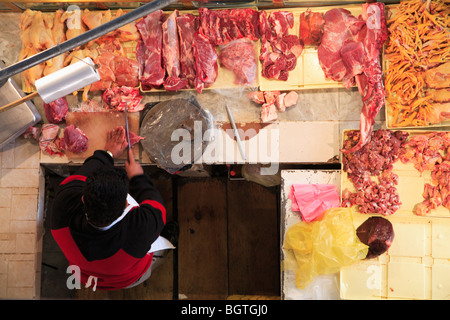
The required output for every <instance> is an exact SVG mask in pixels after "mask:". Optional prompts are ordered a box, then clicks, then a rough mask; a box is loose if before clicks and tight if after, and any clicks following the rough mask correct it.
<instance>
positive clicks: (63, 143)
mask: <svg viewBox="0 0 450 320" xmlns="http://www.w3.org/2000/svg"><path fill="white" fill-rule="evenodd" d="M87 148H88V138H87V137H86V135H85V134H84V132H83V131H82V130H81V129H80V128H76V127H75V126H74V125H73V124H71V125H69V126H67V127H66V128H65V129H64V135H63V137H62V138H61V140H60V141H59V149H60V150H66V151H70V152H73V153H81V152H84V151H86V150H87Z"/></svg>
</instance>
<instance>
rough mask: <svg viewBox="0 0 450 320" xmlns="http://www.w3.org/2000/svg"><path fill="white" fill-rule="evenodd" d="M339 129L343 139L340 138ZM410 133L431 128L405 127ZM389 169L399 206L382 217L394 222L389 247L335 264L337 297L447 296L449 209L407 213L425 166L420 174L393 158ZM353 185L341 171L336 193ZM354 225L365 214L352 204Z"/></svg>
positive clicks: (424, 178) (417, 197) (426, 178)
mask: <svg viewBox="0 0 450 320" xmlns="http://www.w3.org/2000/svg"><path fill="white" fill-rule="evenodd" d="M348 131H349V130H346V131H344V134H343V139H345V137H346V133H347V132H348ZM403 131H405V132H408V133H409V134H410V136H414V135H417V134H427V133H431V132H432V131H425V130H421V131H407V130H403ZM393 172H394V173H396V174H397V175H398V177H399V179H398V185H397V186H396V187H397V190H398V193H399V196H400V201H401V203H402V204H401V206H400V208H399V210H397V211H396V212H395V213H393V214H392V215H390V216H385V217H384V218H386V219H388V220H389V221H390V222H391V223H392V225H393V227H394V233H395V237H394V241H393V244H392V246H391V247H390V249H389V250H388V251H387V252H386V253H385V254H383V255H381V256H379V257H378V258H375V259H368V260H362V261H360V262H358V263H355V264H353V265H351V266H348V267H345V268H342V269H341V273H340V296H341V298H343V299H444V298H446V299H448V298H449V296H450V211H449V210H448V209H446V208H445V207H443V206H440V207H438V208H437V209H435V210H432V211H431V213H430V214H428V215H426V216H417V215H415V214H414V213H413V208H414V206H415V205H416V204H417V203H419V202H421V201H423V197H422V193H423V190H424V185H425V184H426V183H427V182H430V181H431V173H430V171H424V172H423V173H420V172H419V171H418V170H416V169H415V168H414V166H413V164H411V163H408V164H403V163H401V161H400V160H398V161H397V162H396V163H395V164H394V167H393ZM346 188H347V189H349V190H350V191H353V190H354V187H353V183H352V182H351V181H350V180H349V179H348V178H347V173H346V172H344V171H343V170H342V171H341V193H342V192H343V191H344V190H345V189H346ZM352 209H353V223H354V225H355V228H357V227H358V226H359V225H361V224H362V223H363V222H364V221H365V220H366V219H368V218H369V217H371V216H380V215H377V214H363V213H360V212H359V211H358V210H357V207H356V206H354V207H353V208H352Z"/></svg>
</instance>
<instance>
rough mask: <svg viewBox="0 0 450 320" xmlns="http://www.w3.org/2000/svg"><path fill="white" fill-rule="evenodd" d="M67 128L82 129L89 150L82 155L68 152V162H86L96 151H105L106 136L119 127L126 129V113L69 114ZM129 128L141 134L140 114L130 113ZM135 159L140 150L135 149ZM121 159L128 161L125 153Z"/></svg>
mask: <svg viewBox="0 0 450 320" xmlns="http://www.w3.org/2000/svg"><path fill="white" fill-rule="evenodd" d="M66 124H67V126H69V125H71V124H73V125H74V126H75V127H78V128H80V129H81V130H82V131H83V132H84V134H86V136H87V137H88V139H89V140H88V148H87V150H86V151H84V152H82V153H78V154H77V153H73V152H69V151H67V152H66V156H67V159H68V160H71V161H77V160H78V161H84V160H85V159H86V158H88V157H89V156H91V155H92V154H93V153H94V151H95V150H98V149H101V150H104V148H105V142H106V135H107V133H108V131H109V130H112V129H114V128H115V127H118V126H123V127H125V113H123V112H118V111H109V112H69V113H68V114H67V116H66ZM128 127H129V129H130V132H133V133H135V134H139V113H128ZM133 154H134V157H135V159H137V158H138V156H139V148H136V146H135V147H134V148H133ZM119 159H121V160H124V159H126V152H124V153H123V154H122V155H121V156H120V157H119Z"/></svg>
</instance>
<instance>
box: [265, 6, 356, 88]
mask: <svg viewBox="0 0 450 320" xmlns="http://www.w3.org/2000/svg"><path fill="white" fill-rule="evenodd" d="M333 8H343V9H347V10H349V11H350V12H351V13H352V14H353V15H354V16H355V17H357V16H359V15H360V14H361V5H346V6H329V7H314V8H312V9H311V10H312V11H314V12H322V13H325V12H326V11H328V10H331V9H333ZM306 10H307V8H293V9H288V8H282V9H273V10H266V11H267V13H268V14H270V12H273V11H289V12H292V13H293V14H294V21H295V22H294V27H293V28H292V29H290V30H289V33H290V34H295V35H297V36H299V28H300V14H302V13H303V12H306ZM258 56H259V52H258ZM259 69H261V63H259ZM258 77H259V89H260V90H261V91H270V90H280V91H288V90H301V89H321V88H342V87H343V85H342V83H341V82H337V81H333V80H329V79H326V78H325V74H324V72H323V70H322V67H321V66H320V64H319V58H318V56H317V46H309V45H308V46H305V47H304V49H303V52H302V54H301V56H300V57H299V58H298V60H297V65H296V67H295V69H294V70H292V71H290V72H289V78H288V80H287V81H282V80H274V79H267V78H265V77H263V76H262V75H261V72H259V73H258Z"/></svg>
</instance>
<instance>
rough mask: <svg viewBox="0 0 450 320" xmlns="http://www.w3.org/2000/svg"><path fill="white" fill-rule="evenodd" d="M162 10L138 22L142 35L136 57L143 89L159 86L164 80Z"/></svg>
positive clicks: (137, 25)
mask: <svg viewBox="0 0 450 320" xmlns="http://www.w3.org/2000/svg"><path fill="white" fill-rule="evenodd" d="M163 21H164V15H163V12H162V10H157V11H155V12H152V13H150V14H148V15H147V16H145V17H144V18H142V19H141V20H140V21H139V22H137V23H136V27H137V29H138V31H139V34H140V35H141V40H139V42H138V44H137V46H136V59H137V61H138V63H139V79H140V81H141V85H142V87H143V89H146V90H149V89H151V88H157V87H159V86H160V85H162V84H163V82H164V77H165V70H164V68H163V67H162V53H161V52H162V38H163V34H162V23H163Z"/></svg>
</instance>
